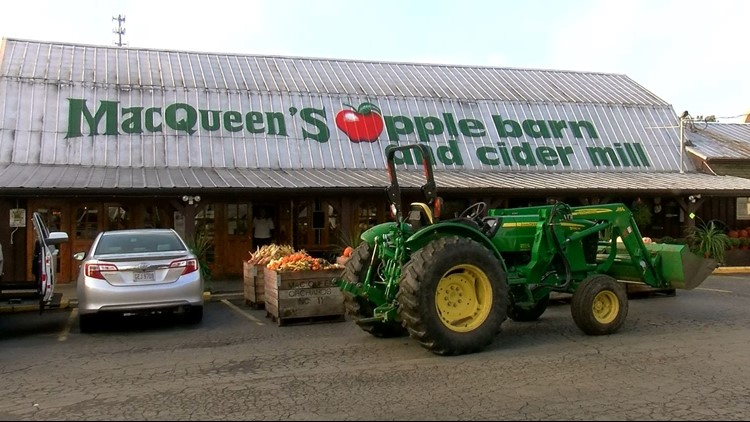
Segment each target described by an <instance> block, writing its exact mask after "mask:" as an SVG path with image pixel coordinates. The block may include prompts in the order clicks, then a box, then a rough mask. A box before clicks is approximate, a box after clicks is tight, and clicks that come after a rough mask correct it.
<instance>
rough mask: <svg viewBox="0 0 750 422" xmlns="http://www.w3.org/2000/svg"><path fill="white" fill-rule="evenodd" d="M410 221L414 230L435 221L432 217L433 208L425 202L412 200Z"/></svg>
mask: <svg viewBox="0 0 750 422" xmlns="http://www.w3.org/2000/svg"><path fill="white" fill-rule="evenodd" d="M408 221H409V224H411V226H412V228H413V229H414V230H419V229H421V228H422V227H425V226H429V225H430V224H432V223H434V222H435V221H434V219H433V217H432V210H430V207H428V206H427V204H425V203H423V202H412V203H411V204H410V205H409V218H408Z"/></svg>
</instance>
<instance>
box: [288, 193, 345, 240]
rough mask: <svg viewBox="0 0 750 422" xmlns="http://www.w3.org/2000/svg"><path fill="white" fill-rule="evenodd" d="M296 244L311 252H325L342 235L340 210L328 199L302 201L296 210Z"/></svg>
mask: <svg viewBox="0 0 750 422" xmlns="http://www.w3.org/2000/svg"><path fill="white" fill-rule="evenodd" d="M296 218H297V221H296V223H295V228H296V231H295V239H294V246H295V248H297V249H306V250H307V251H308V252H311V253H324V252H327V251H328V249H330V248H331V245H332V244H336V243H337V242H338V241H339V238H340V236H341V229H340V227H339V225H340V222H341V219H340V217H339V213H338V210H336V208H334V207H333V206H332V205H331V204H329V203H328V202H326V201H323V200H320V199H315V200H311V201H305V202H302V203H300V205H299V206H298V207H297V211H296Z"/></svg>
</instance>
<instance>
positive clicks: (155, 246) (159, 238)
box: [94, 232, 185, 255]
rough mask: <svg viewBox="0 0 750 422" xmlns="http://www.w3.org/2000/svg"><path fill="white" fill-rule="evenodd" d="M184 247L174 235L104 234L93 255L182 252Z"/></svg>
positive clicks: (163, 233)
mask: <svg viewBox="0 0 750 422" xmlns="http://www.w3.org/2000/svg"><path fill="white" fill-rule="evenodd" d="M184 250H185V245H184V244H183V243H182V241H180V239H179V237H177V236H176V235H175V234H174V233H169V232H166V233H165V232H162V233H148V232H121V233H105V234H104V235H102V238H101V239H99V243H98V244H97V245H96V251H94V254H95V255H106V254H122V253H144V252H171V251H184Z"/></svg>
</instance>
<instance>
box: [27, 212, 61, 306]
mask: <svg viewBox="0 0 750 422" xmlns="http://www.w3.org/2000/svg"><path fill="white" fill-rule="evenodd" d="M32 222H33V225H34V253H33V256H32V263H31V272H32V273H33V274H34V277H35V279H36V284H37V293H38V295H39V306H40V310H41V309H42V308H43V307H44V305H45V304H46V303H49V302H50V301H51V299H52V294H53V293H54V288H55V274H56V271H57V270H56V268H55V263H56V261H57V260H56V257H57V254H58V253H59V250H58V245H59V244H60V243H63V242H67V241H68V234H67V233H65V232H51V233H50V231H49V229H48V228H47V226H46V225H45V224H44V219H43V218H42V215H41V214H39V213H38V212H35V213H34V214H33V215H32Z"/></svg>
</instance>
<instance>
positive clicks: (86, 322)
mask: <svg viewBox="0 0 750 422" xmlns="http://www.w3.org/2000/svg"><path fill="white" fill-rule="evenodd" d="M98 325H99V324H98V321H97V319H96V315H95V314H85V315H79V316H78V327H79V328H80V330H81V332H82V333H93V332H94V331H96V330H97V328H98Z"/></svg>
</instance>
